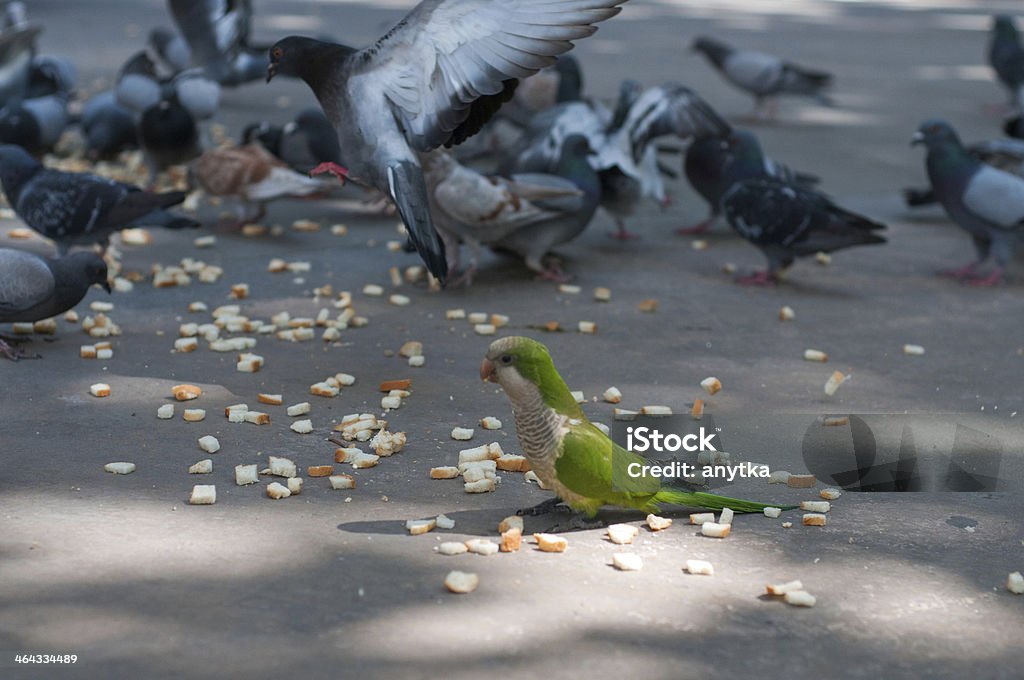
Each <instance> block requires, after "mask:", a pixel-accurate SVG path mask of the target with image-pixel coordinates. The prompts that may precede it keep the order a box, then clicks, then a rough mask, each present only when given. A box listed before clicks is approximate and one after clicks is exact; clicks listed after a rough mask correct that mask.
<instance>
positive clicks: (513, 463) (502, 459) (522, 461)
mask: <svg viewBox="0 0 1024 680" xmlns="http://www.w3.org/2000/svg"><path fill="white" fill-rule="evenodd" d="M494 464H495V466H496V467H497V468H498V469H499V470H503V471H505V472H527V471H529V469H530V461H528V460H527V459H526V456H514V455H511V454H505V455H504V456H499V457H498V458H497V460H495V461H494Z"/></svg>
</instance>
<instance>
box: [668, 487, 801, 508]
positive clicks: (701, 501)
mask: <svg viewBox="0 0 1024 680" xmlns="http://www.w3.org/2000/svg"><path fill="white" fill-rule="evenodd" d="M654 502H655V503H668V504H671V505H684V506H689V507H698V508H708V509H710V510H722V509H723V508H730V509H731V510H732V511H733V512H736V513H743V512H761V511H762V510H764V509H765V508H767V507H769V506H772V504H770V503H757V502H755V501H745V500H742V499H739V498H729V497H728V496H719V495H718V494H713V493H704V492H703V491H677V490H676V489H662V490H661V491H659V492H658V493H657V495H655V496H654ZM772 507H776V508H781V509H783V510H792V509H793V508H796V507H797V506H796V505H774V506H772Z"/></svg>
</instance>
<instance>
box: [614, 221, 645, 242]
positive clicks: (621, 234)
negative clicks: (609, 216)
mask: <svg viewBox="0 0 1024 680" xmlns="http://www.w3.org/2000/svg"><path fill="white" fill-rule="evenodd" d="M608 235H609V236H611V237H612V238H616V239H618V240H620V241H630V240H632V239H638V238H640V234H637V233H634V232H632V231H629V230H628V229H626V223H625V222H623V221H622V220H620V219H617V218H616V220H615V231H613V232H611V233H610V234H608Z"/></svg>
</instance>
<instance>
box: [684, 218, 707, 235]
mask: <svg viewBox="0 0 1024 680" xmlns="http://www.w3.org/2000/svg"><path fill="white" fill-rule="evenodd" d="M710 229H711V220H702V221H700V222H698V223H697V224H691V225H690V226H688V227H679V228H678V229H676V233H677V234H679V235H680V236H693V235H695V234H706V233H708V231H709V230H710Z"/></svg>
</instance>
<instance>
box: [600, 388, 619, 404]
mask: <svg viewBox="0 0 1024 680" xmlns="http://www.w3.org/2000/svg"><path fill="white" fill-rule="evenodd" d="M601 397H602V398H603V399H604V400H605V401H606V402H608V403H609V404H618V403H619V402H620V401H622V392H620V391H619V388H618V387H609V388H608V389H606V390H605V391H604V394H602V395H601Z"/></svg>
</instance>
